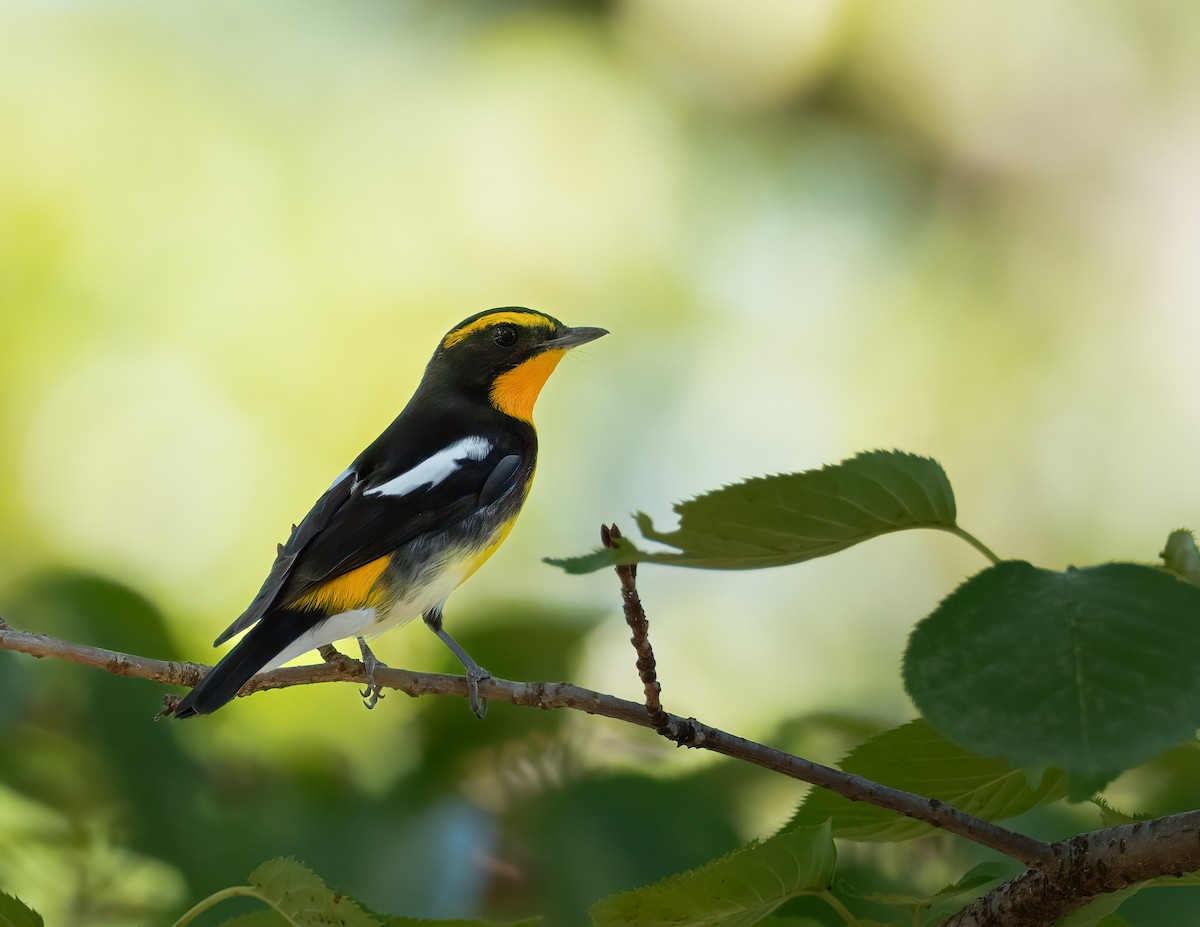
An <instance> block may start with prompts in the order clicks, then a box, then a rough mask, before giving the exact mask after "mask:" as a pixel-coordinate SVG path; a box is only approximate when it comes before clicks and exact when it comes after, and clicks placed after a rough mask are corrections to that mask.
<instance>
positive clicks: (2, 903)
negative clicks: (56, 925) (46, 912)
mask: <svg viewBox="0 0 1200 927" xmlns="http://www.w3.org/2000/svg"><path fill="white" fill-rule="evenodd" d="M0 927H44V922H43V921H42V916H41V915H40V914H38V913H37V912H36V911H34V910H33V909H32V908H29V907H26V906H25V904H24V902H22V901H21V900H20V899H19V898H14V897H13V896H12V895H6V894H4V892H0Z"/></svg>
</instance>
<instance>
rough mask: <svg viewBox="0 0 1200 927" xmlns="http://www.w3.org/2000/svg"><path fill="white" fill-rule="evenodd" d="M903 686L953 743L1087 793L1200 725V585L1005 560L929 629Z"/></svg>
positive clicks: (934, 617)
mask: <svg viewBox="0 0 1200 927" xmlns="http://www.w3.org/2000/svg"><path fill="white" fill-rule="evenodd" d="M904 682H905V687H906V688H907V690H908V693H909V695H910V696H912V699H913V701H914V702H915V703H916V705H917V707H918V708H919V709H920V710H921V713H922V714H923V715H925V717H926V718H927V719H928V720H929V722H930V724H932V725H933V726H934V727H935V728H936V729H937V730H938V731H939V732H940V733H942V734H943V735H945V736H946V737H948V738H949V739H951V740H953V741H954V742H955V743H958V744H961V745H963V746H964V747H966V748H968V749H970V750H975V751H977V752H979V753H983V754H987V755H994V756H1003V757H1006V758H1007V759H1009V760H1011V761H1012V762H1013V763H1016V764H1018V765H1020V766H1024V767H1027V768H1034V769H1038V768H1045V767H1047V766H1060V767H1062V768H1064V769H1066V770H1067V771H1068V772H1069V773H1070V774H1071V786H1070V794H1071V797H1073V798H1077V799H1082V798H1086V797H1087V795H1089V794H1091V792H1092V791H1094V790H1095V789H1096V788H1099V787H1100V786H1101V785H1103V784H1104V783H1105V782H1108V781H1110V780H1111V779H1112V778H1113V777H1115V776H1116V775H1117V774H1118V773H1120V772H1121V771H1122V770H1124V769H1127V768H1129V767H1131V766H1135V765H1137V764H1138V763H1140V762H1143V761H1144V760H1147V759H1149V758H1150V757H1152V756H1154V755H1155V754H1157V753H1160V752H1161V751H1163V750H1165V749H1167V748H1168V747H1170V746H1172V745H1174V744H1178V743H1181V742H1183V741H1186V740H1190V739H1191V738H1192V737H1194V735H1195V733H1196V728H1197V726H1200V587H1197V586H1193V585H1191V584H1190V583H1185V582H1181V581H1179V580H1178V579H1176V578H1175V577H1174V576H1172V575H1170V574H1169V573H1166V572H1164V571H1162V570H1158V569H1155V568H1153V567H1147V566H1141V565H1139V564H1131V563H1108V564H1104V565H1102V566H1096V567H1088V568H1086V569H1074V568H1072V569H1069V570H1067V571H1066V572H1065V573H1058V572H1054V571H1051V570H1043V569H1039V568H1037V567H1034V566H1031V565H1030V564H1028V563H1024V562H1020V561H1007V562H1004V563H1000V564H997V565H996V566H994V567H991V568H989V569H987V570H984V571H983V572H982V573H979V574H977V575H976V576H974V577H972V578H971V579H969V580H968V581H967V582H965V583H964V584H963V585H961V586H960V587H959V588H958V589H957V590H955V591H954V593H952V594H951V595H950V596H949V597H948V598H947V599H946V600H945V601H944V602H942V604H941V605H940V606H938V608H937V609H936V610H935V611H934V612H933V614H931V615H929V616H928V617H927V618H925V619H924V620H922V621H921V622H920V624H918V625H917V627H916V629H915V630H914V631H913V633H912V636H911V637H910V639H909V643H908V650H907V653H906V654H905V658H904Z"/></svg>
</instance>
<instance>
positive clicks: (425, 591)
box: [263, 560, 471, 670]
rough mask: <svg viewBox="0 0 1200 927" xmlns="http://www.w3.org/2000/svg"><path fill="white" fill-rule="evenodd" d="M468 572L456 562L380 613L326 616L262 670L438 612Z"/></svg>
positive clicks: (361, 611)
mask: <svg viewBox="0 0 1200 927" xmlns="http://www.w3.org/2000/svg"><path fill="white" fill-rule="evenodd" d="M470 572H471V570H470V563H469V561H466V560H459V561H458V562H457V563H451V564H448V565H447V566H446V567H445V568H444V569H442V570H440V571H438V573H437V575H436V576H434V577H433V578H432V579H431V580H429V581H426V582H424V583H422V584H421V587H420V588H419V589H412V590H410V591H409V592H408V593H407V594H406V595H404V596H402V597H401V598H400V599H398V600H397V601H396V602H395V603H394V604H393V605H392V606H391V607H390V608H387V609H384V610H381V609H377V608H356V609H353V610H351V611H348V612H341V613H339V614H337V615H330V616H329V617H328V618H326V619H325V620H324V621H322V622H321V623H320V624H318V625H317V626H316V627H314V628H312V629H311V630H309V631H306V632H304V633H303V634H301V635H300V636H299V637H298V638H296V639H295V640H294V641H292V643H290V644H288V646H286V647H285V648H283V650H281V651H280V652H279V654H278V655H277V656H276V657H275V659H273V660H271V662H270V663H268V664H266V666H264V667H263V669H264V670H269V669H275V668H276V667H279V666H282V665H283V664H284V663H287V662H288V661H289V660H294V659H295V658H296V657H298V656H300V655H301V654H304V653H308V652H309V651H310V650H316V649H317V648H318V647H323V646H325V645H326V644H332V643H334V642H335V641H340V640H346V639H347V638H352V637H376V636H378V635H380V634H382V633H383V632H384V631H390V630H391V629H392V628H398V627H400V625H403V624H408V622H410V621H412V620H413V619H414V618H416V617H417V616H418V615H424V614H425V613H426V612H427V611H429V610H430V609H431V608H434V607H437V608H440V607H441V606H442V605H444V604H445V602H446V599H448V598H449V597H450V593H452V592H453V591H454V590H455V589H457V588H458V587H459V585H461V583H462V581H463V580H464V579H466V578H467V576H468V575H469V574H470Z"/></svg>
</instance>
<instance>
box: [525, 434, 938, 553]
mask: <svg viewBox="0 0 1200 927" xmlns="http://www.w3.org/2000/svg"><path fill="white" fill-rule="evenodd" d="M674 509H675V512H676V513H677V514H678V515H679V527H678V528H676V529H675V530H674V531H659V530H658V529H657V528H655V527H654V524H653V522H652V521H651V520H650V517H649V516H648V515H646V514H645V513H641V512H639V513H638V514H637V516H636V518H637V523H638V528H639V529H640V530H641V532H642V534H644V535H645V536H646V538H647V539H649V540H651V541H657V542H659V543H661V544H667V545H669V546H671V547H674V548H676V551H660V552H655V551H646V550H642V549H640V548H638V547H636V546H635V545H634V544H633V543H632V542H631V541H630V540H629V539H628V538H622V539H621V540H620V541H619V542H618V544H619V546H618V549H616V550H605V549H601V550H597V551H594V552H593V553H591V554H586V555H584V556H581V557H572V558H566V559H548V560H547V561H546V562H547V563H551V564H554V565H555V566H559V567H562V568H563V569H564V570H566V571H567V572H568V573H589V572H592V571H594V570H599V569H601V568H603V567H607V566H614V565H616V564H618V563H639V562H650V563H666V564H672V565H675V566H688V567H703V568H709V569H723V570H749V569H756V568H758V567H769V566H783V565H785V564H789V563H801V562H803V561H805V560H811V559H813V558H815V557H824V556H826V555H828V554H833V553H837V552H838V551H840V550H845V549H846V548H847V547H851V546H853V545H855V544H857V543H859V542H860V541H866V540H869V539H870V538H873V537H878V536H880V535H882V534H889V533H891V532H893V531H903V530H906V529H908V528H942V529H946V530H954V529H955V527H956V525H955V508H954V492H953V490H951V488H950V481H949V480H948V479H947V478H946V474H945V472H944V471H943V470H942V468H941V466H940V465H939V464H938V463H937V462H936V461H934V460H930V459H929V458H927V457H917V456H915V455H913V454H904V453H901V452H900V451H870V452H867V453H863V454H859V455H858V456H857V457H854V458H851V459H850V460H845V461H842V462H841V463H840V464H836V465H833V466H826V467H822V468H821V469H820V470H807V471H805V472H804V473H785V474H778V475H775V476H763V477H756V478H754V479H750V480H746V481H745V482H742V483H735V484H734V485H732V486H726V487H724V488H722V489H718V490H715V491H714V492H710V493H705V494H704V495H702V496H697V497H696V498H695V499H690V500H688V501H687V502H680V503H678V504H676V505H675V506H674Z"/></svg>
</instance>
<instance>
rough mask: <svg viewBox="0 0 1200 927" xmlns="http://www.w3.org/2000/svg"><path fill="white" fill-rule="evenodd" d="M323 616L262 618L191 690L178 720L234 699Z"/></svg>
mask: <svg viewBox="0 0 1200 927" xmlns="http://www.w3.org/2000/svg"><path fill="white" fill-rule="evenodd" d="M324 617H325V616H324V615H321V614H319V613H317V614H314V613H313V612H301V611H278V612H270V613H269V614H266V615H264V616H263V618H262V620H261V621H259V622H258V624H256V625H255V626H254V627H253V628H251V629H250V631H249V633H247V634H246V636H245V637H243V638H242V639H241V640H240V641H238V643H237V646H236V647H234V648H233V650H231V651H229V653H227V654H225V657H224V658H223V659H222V660H221V662H220V663H218V664H217V665H216V666H214V667H213V668H212V669H211V670H210V671H209V673H208V675H207V676H205V677H204V678H203V679H201V680H200V682H199V684H198V685H197V686H196V687H195V688H194V689H192V691H191V692H189V693H188V694H187V695H185V696H184V697H183V700H182V701H181V702H180V703H179V707H178V708H176V709H175V717H176V718H190V717H192V716H193V715H209V714H212V713H213V712H214V711H216V710H217V709H218V708H220V707H221V706H222V705H224V704H225V703H226V702H229V701H231V700H232V699H233V697H234V696H235V695H237V694H238V690H239V689H241V688H242V686H243V685H245V683H246V680H247V679H249V678H250V677H251V676H253V675H254V674H255V673H257V672H258V671H259V670H260V669H262V668H263V667H264V666H266V665H267V664H268V663H270V662H271V661H272V660H273V659H275V657H276V656H278V655H279V653H280V652H281V651H282V650H283V648H284V647H286V646H287V645H288V644H290V643H291V642H292V641H294V640H295V639H296V638H298V637H299V636H300V635H301V634H303V633H304V632H305V631H308V630H309V629H311V628H312V626H313V625H315V624H316V623H317V622H318V621H320V620H321V619H322V618H324Z"/></svg>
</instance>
